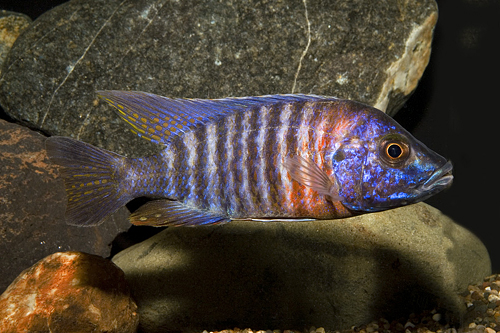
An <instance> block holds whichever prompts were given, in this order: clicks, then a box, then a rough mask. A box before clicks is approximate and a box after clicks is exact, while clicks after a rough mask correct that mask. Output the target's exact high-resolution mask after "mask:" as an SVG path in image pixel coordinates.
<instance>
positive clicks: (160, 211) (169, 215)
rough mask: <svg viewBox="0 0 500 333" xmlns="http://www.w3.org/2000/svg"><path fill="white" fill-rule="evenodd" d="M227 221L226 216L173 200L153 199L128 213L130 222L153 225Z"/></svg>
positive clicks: (200, 223)
mask: <svg viewBox="0 0 500 333" xmlns="http://www.w3.org/2000/svg"><path fill="white" fill-rule="evenodd" d="M229 221H230V219H229V218H228V217H225V216H221V215H217V214H212V213H210V212H207V211H204V210H201V209H195V208H192V207H189V206H186V205H184V204H183V203H181V202H179V201H175V200H153V201H150V202H148V203H146V204H144V205H143V206H141V207H140V208H139V209H137V210H136V211H135V212H134V213H133V214H132V215H130V222H131V223H132V224H135V225H149V226H153V227H165V226H180V225H184V226H197V225H207V224H219V223H225V222H229Z"/></svg>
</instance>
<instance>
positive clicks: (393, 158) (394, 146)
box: [379, 135, 410, 167]
mask: <svg viewBox="0 0 500 333" xmlns="http://www.w3.org/2000/svg"><path fill="white" fill-rule="evenodd" d="M379 155H380V157H381V159H382V160H383V161H384V162H386V163H388V164H390V165H391V166H393V167H399V166H401V165H403V164H404V162H406V160H407V159H408V157H409V156H410V146H409V145H408V143H407V142H406V140H405V139H404V138H403V137H400V136H394V135H391V136H388V137H386V138H384V139H383V140H382V141H381V145H380V152H379Z"/></svg>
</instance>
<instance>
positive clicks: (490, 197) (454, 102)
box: [0, 0, 500, 273]
mask: <svg viewBox="0 0 500 333" xmlns="http://www.w3.org/2000/svg"><path fill="white" fill-rule="evenodd" d="M63 2H65V1H63V0H18V1H12V0H0V9H7V10H12V11H16V12H22V13H25V14H27V15H28V16H29V17H31V18H32V19H35V18H36V17H38V16H39V15H41V14H42V13H43V12H45V11H47V10H49V9H51V8H53V7H54V6H56V5H58V4H60V3H63ZM437 2H438V5H439V20H438V23H437V26H436V29H435V34H434V42H433V51H432V55H431V60H430V63H429V66H428V67H427V69H426V71H425V73H424V76H423V77H422V79H421V81H420V84H419V86H418V88H417V90H416V91H415V93H414V94H413V96H412V97H411V98H410V99H409V101H408V102H407V103H406V105H405V106H404V107H403V109H401V110H400V111H399V113H398V114H397V115H396V117H395V118H396V120H397V121H398V122H400V123H401V124H402V125H403V126H404V127H405V128H407V129H408V130H409V131H410V132H412V133H413V134H414V135H415V136H416V137H417V138H418V139H420V140H421V141H422V142H424V143H426V145H428V146H429V147H430V148H432V149H433V150H435V151H437V152H438V153H440V154H441V155H443V156H445V157H447V158H449V159H451V160H452V161H453V163H454V166H455V169H454V176H455V181H454V184H453V186H452V187H451V188H450V189H449V190H447V191H445V192H443V193H440V194H438V195H436V196H435V197H433V198H430V199H428V200H427V203H429V204H431V205H432V206H434V207H437V208H439V209H440V210H441V211H442V212H444V213H445V214H446V215H448V216H450V217H451V218H453V220H455V221H456V222H458V223H459V224H461V225H463V226H465V227H466V228H468V229H469V230H471V231H472V232H474V233H475V234H476V235H477V236H478V237H479V238H480V239H481V240H482V241H483V242H484V243H485V244H486V247H487V248H488V251H489V253H490V257H491V260H492V265H493V272H494V273H500V256H496V254H497V252H498V251H500V248H499V249H497V244H498V245H500V244H499V242H498V241H497V239H500V223H499V222H500V218H499V217H498V215H497V214H498V212H497V211H496V208H498V207H500V202H499V200H498V199H499V197H500V196H499V194H498V192H497V191H500V181H499V178H500V177H499V176H498V175H497V172H499V171H498V167H499V166H500V162H499V161H500V158H497V155H499V154H498V153H499V151H500V147H499V143H500V139H499V138H498V136H499V135H500V126H499V123H498V120H499V118H500V117H499V115H498V114H499V112H500V107H499V106H498V104H497V102H498V96H499V95H500V92H499V91H498V89H499V88H500V84H499V80H500V52H499V42H500V0H437ZM498 247H500V246H498Z"/></svg>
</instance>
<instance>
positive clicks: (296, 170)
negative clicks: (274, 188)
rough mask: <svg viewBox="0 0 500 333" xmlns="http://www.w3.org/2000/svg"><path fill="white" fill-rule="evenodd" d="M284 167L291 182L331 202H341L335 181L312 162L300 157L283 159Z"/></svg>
mask: <svg viewBox="0 0 500 333" xmlns="http://www.w3.org/2000/svg"><path fill="white" fill-rule="evenodd" d="M284 166H285V168H286V169H287V171H288V172H289V173H290V176H291V177H292V179H293V180H295V181H297V182H299V183H300V184H302V185H304V186H307V187H309V188H311V189H312V190H314V191H316V192H318V193H319V194H322V195H327V196H329V197H330V199H331V200H332V201H341V200H342V197H341V196H340V195H339V188H338V186H337V182H336V181H332V179H331V178H330V176H328V175H327V174H326V172H325V171H323V170H321V169H320V168H319V167H318V165H317V164H316V163H314V161H312V160H311V159H309V158H305V157H302V156H298V155H296V156H293V157H287V158H285V162H284Z"/></svg>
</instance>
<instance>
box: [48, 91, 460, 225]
mask: <svg viewBox="0 0 500 333" xmlns="http://www.w3.org/2000/svg"><path fill="white" fill-rule="evenodd" d="M99 96H100V97H101V98H102V99H104V101H106V102H108V103H109V104H111V105H112V106H114V107H115V108H116V110H117V111H118V114H119V115H120V116H121V118H122V119H123V120H125V121H126V122H127V123H128V124H129V125H131V126H132V128H133V131H134V132H135V133H136V134H138V135H140V136H141V137H144V138H146V139H148V140H151V141H153V142H155V143H158V144H161V145H163V146H164V150H163V151H162V152H160V153H159V154H156V155H153V156H147V157H141V158H126V157H123V156H120V155H118V154H115V153H113V152H109V151H106V150H103V149H100V148H97V147H93V146H91V145H88V144H86V143H83V142H80V141H76V140H73V139H70V138H63V137H52V138H49V139H48V141H47V150H48V153H49V156H50V158H51V160H52V161H53V162H54V163H55V164H57V165H59V166H60V170H61V174H62V176H63V178H64V180H65V184H66V190H67V193H68V207H67V221H68V223H70V224H74V225H95V224H98V223H100V222H101V221H102V220H103V219H104V218H105V217H106V216H107V215H108V214H110V213H112V212H113V211H115V210H117V209H118V208H120V207H121V206H123V205H124V204H125V203H126V202H128V201H130V200H132V199H133V198H136V197H144V196H145V197H150V198H153V199H155V200H153V201H150V202H149V203H147V204H145V205H144V206H142V207H141V208H139V209H138V210H137V211H136V212H135V213H134V214H132V216H131V222H132V223H134V224H145V225H154V226H162V225H201V224H213V223H223V222H228V221H230V220H237V219H257V220H269V219H270V220H276V219H277V220H285V219H297V220H300V219H332V218H343V217H349V216H352V215H355V214H359V213H360V212H371V211H378V210H383V209H388V208H392V207H397V206H401V205H405V204H409V203H414V202H418V201H421V200H424V199H426V198H427V197H429V196H431V195H433V194H435V193H437V192H438V191H440V190H442V189H443V188H446V187H447V186H449V185H450V184H451V181H452V176H451V169H452V167H451V163H450V162H449V161H447V160H446V159H445V158H443V157H442V156H440V155H438V154H437V153H435V152H433V151H432V150H430V149H428V148H427V147H426V146H425V145H423V144H422V143H420V142H419V141H418V140H416V139H415V138H414V137H413V136H412V135H411V134H410V133H408V132H407V131H406V130H404V129H403V128H402V127H401V126H400V125H399V124H397V123H396V122H395V121H394V120H393V119H392V118H390V117H389V116H387V115H386V114H384V113H383V112H381V111H379V110H377V109H374V108H372V107H369V106H366V105H363V104H361V103H357V102H354V101H349V100H342V99H336V98H332V97H322V96H315V95H272V96H262V97H245V98H227V99H220V100H200V99H194V100H189V99H170V98H166V97H161V96H157V95H153V94H148V93H142V92H124V91H100V92H99Z"/></svg>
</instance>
